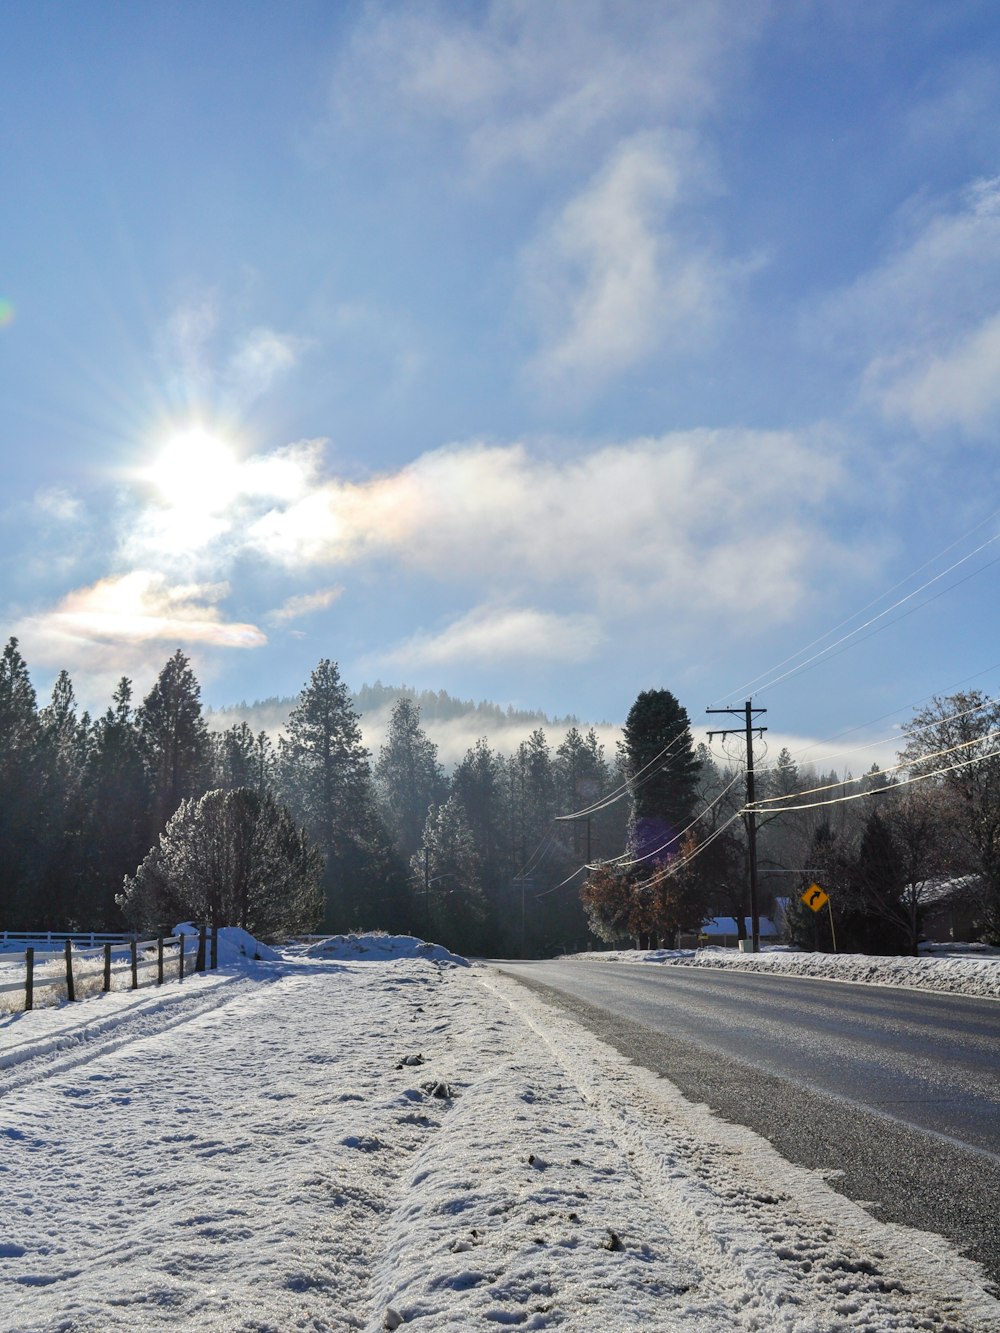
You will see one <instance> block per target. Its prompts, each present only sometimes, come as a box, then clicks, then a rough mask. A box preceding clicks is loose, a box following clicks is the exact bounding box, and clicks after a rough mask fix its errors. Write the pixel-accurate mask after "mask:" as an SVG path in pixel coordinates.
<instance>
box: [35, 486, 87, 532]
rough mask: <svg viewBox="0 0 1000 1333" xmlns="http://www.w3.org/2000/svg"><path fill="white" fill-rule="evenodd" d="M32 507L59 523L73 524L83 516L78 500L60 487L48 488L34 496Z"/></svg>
mask: <svg viewBox="0 0 1000 1333" xmlns="http://www.w3.org/2000/svg"><path fill="white" fill-rule="evenodd" d="M34 506H35V508H36V509H37V510H38V512H39V513H41V514H44V515H45V516H46V517H47V518H54V519H57V520H58V521H59V522H60V523H74V522H76V520H77V519H79V518H81V517H82V515H83V506H82V504H81V503H80V501H79V499H78V498H77V497H76V496H75V495H73V494H72V493H71V492H70V491H67V490H66V489H65V488H64V487H62V486H50V487H48V488H47V489H46V490H41V491H38V492H37V493H36V494H35V498H34Z"/></svg>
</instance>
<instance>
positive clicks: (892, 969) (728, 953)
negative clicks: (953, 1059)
mask: <svg viewBox="0 0 1000 1333" xmlns="http://www.w3.org/2000/svg"><path fill="white" fill-rule="evenodd" d="M567 956H568V957H572V958H577V959H582V960H585V961H588V962H594V963H660V964H664V965H667V966H674V967H728V968H739V969H740V971H742V972H770V973H778V974H779V975H784V976H797V977H818V978H821V979H823V980H825V981H849V982H853V983H855V984H867V985H872V986H908V987H912V988H915V989H917V990H933V991H945V992H947V993H949V994H952V995H978V996H982V997H985V998H988V999H1000V954H995V953H992V952H989V953H987V954H986V955H985V956H984V955H983V954H980V953H978V952H976V953H973V952H972V951H971V950H970V951H969V952H965V951H961V953H960V956H958V957H931V958H928V957H921V958H883V957H876V956H873V955H870V954H829V953H799V952H796V951H795V950H791V949H785V948H781V947H779V948H776V949H766V948H765V949H763V950H762V951H761V952H760V953H756V954H754V953H739V952H738V951H737V950H735V949H721V948H718V947H711V946H710V947H709V948H707V949H609V950H607V951H605V952H593V953H580V954H571V955H567Z"/></svg>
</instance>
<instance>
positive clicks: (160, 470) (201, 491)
mask: <svg viewBox="0 0 1000 1333" xmlns="http://www.w3.org/2000/svg"><path fill="white" fill-rule="evenodd" d="M145 476H146V478H147V480H148V481H151V482H152V483H153V485H154V486H155V487H156V489H157V490H158V491H159V493H160V495H161V496H162V498H163V499H164V500H165V501H166V502H167V504H169V505H171V506H172V507H174V508H178V509H200V510H202V511H204V512H208V513H215V512H217V511H218V510H220V509H224V508H225V507H226V505H228V504H229V503H230V501H232V500H233V499H235V497H236V495H237V492H238V489H239V463H238V460H237V458H236V453H235V451H234V450H233V448H232V446H231V445H229V444H228V443H227V442H226V441H225V439H223V438H222V437H221V436H220V435H218V434H216V433H215V432H213V431H211V430H207V429H206V428H205V427H204V426H200V425H194V426H188V427H186V428H185V429H183V430H179V431H176V432H175V433H174V434H173V435H171V436H170V437H169V438H168V439H167V441H166V443H165V444H164V446H163V448H162V450H161V451H160V453H159V455H158V456H157V458H156V459H155V461H154V462H153V463H152V465H151V466H150V467H148V468H147V469H146V471H145Z"/></svg>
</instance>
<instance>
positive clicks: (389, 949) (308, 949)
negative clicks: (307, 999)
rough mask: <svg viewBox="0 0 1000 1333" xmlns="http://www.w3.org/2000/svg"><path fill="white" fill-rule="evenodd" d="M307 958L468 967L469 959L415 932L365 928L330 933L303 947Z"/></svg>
mask: <svg viewBox="0 0 1000 1333" xmlns="http://www.w3.org/2000/svg"><path fill="white" fill-rule="evenodd" d="M304 953H305V955H306V957H308V958H327V959H329V960H330V961H331V962H344V963H347V962H366V963H386V962H391V961H392V960H393V959H400V958H409V959H413V958H423V959H425V960H426V961H428V962H431V963H443V964H445V965H450V966H452V967H468V966H469V965H470V964H469V960H468V959H467V958H462V957H461V956H460V955H459V954H457V953H450V952H449V951H448V950H447V949H446V948H445V947H444V946H443V945H441V944H427V943H425V942H424V941H423V940H420V939H417V938H416V936H414V935H385V934H383V933H382V932H381V931H378V930H374V931H368V932H366V933H364V934H360V935H331V936H330V937H329V938H327V939H321V940H316V941H314V942H312V943H309V944H307V945H306V946H305V949H304Z"/></svg>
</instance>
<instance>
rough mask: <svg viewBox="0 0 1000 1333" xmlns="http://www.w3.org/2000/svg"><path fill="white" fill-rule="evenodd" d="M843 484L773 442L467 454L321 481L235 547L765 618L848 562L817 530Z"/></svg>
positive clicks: (498, 592)
mask: <svg viewBox="0 0 1000 1333" xmlns="http://www.w3.org/2000/svg"><path fill="white" fill-rule="evenodd" d="M843 480H844V477H843V471H842V468H841V464H840V462H839V461H838V458H837V454H836V450H835V447H834V446H833V444H832V443H831V441H829V440H827V439H824V438H823V437H822V436H814V437H808V436H797V435H795V434H792V433H782V432H770V433H769V432H754V431H707V430H702V431H691V432H685V433H677V434H674V435H667V436H663V437H660V438H652V439H642V440H636V441H631V442H628V443H625V444H621V445H610V446H606V447H604V448H601V449H597V450H593V451H591V452H589V453H584V454H581V455H579V456H577V457H575V458H572V459H569V460H566V461H560V460H556V459H550V458H544V457H538V456H533V455H532V454H530V453H529V451H528V450H527V449H526V448H525V447H524V446H522V445H509V446H502V447H501V446H493V447H487V446H483V445H475V444H472V445H466V446H454V447H451V448H446V449H440V450H436V451H433V452H431V453H428V454H424V455H423V456H422V457H420V458H418V459H416V460H415V461H414V462H413V463H411V464H409V465H408V466H406V467H404V468H403V469H401V470H400V471H398V472H396V473H393V474H388V475H383V476H380V477H376V478H374V479H372V480H371V481H368V482H364V483H354V482H345V481H339V480H336V479H333V480H328V481H324V482H322V483H320V484H318V485H317V486H316V487H315V488H314V489H313V490H312V491H311V492H310V493H309V494H308V495H306V496H304V497H303V498H302V499H300V500H299V501H297V502H295V503H293V504H289V505H287V506H281V507H279V506H275V507H274V508H272V510H271V511H270V512H269V513H268V514H267V515H265V516H264V517H263V518H261V519H260V520H259V521H258V522H256V523H255V524H252V525H251V526H250V527H249V528H248V529H247V530H246V533H245V537H246V540H247V542H248V544H249V545H250V547H251V548H252V549H254V550H256V551H257V552H258V553H259V554H260V555H261V556H264V557H266V558H269V559H271V560H274V561H276V562H278V563H281V564H284V565H286V566H288V567H289V568H317V569H322V568H341V569H342V568H345V567H346V566H348V565H351V564H355V563H357V562H359V561H365V560H371V559H376V558H377V559H379V560H390V561H396V562H398V563H399V565H400V566H402V567H404V568H405V569H407V570H408V571H411V572H414V573H417V574H420V575H423V576H426V577H428V578H431V579H434V580H437V581H439V582H443V583H447V584H452V585H466V586H475V587H477V588H478V589H480V591H481V592H482V591H484V590H485V592H486V594H487V595H488V596H489V597H496V596H499V597H504V596H513V597H516V598H518V599H519V600H522V599H523V600H528V601H532V600H534V598H535V594H536V592H537V590H539V589H541V588H545V587H547V588H549V589H560V590H561V592H562V595H564V596H565V595H570V596H575V597H578V598H580V599H581V602H585V603H586V605H588V606H593V607H596V608H598V609H600V610H602V611H603V612H605V613H607V612H611V613H613V614H618V613H626V612H634V611H636V610H639V609H641V608H643V607H648V608H649V610H650V612H652V610H653V609H654V608H655V609H656V610H657V611H662V610H663V609H664V608H674V609H675V610H683V611H685V612H686V613H688V614H691V615H698V616H701V615H707V614H710V613H711V612H712V611H717V610H726V611H727V612H732V613H735V614H739V615H742V616H746V617H750V616H754V617H764V618H765V619H768V620H772V621H773V620H776V619H782V618H784V617H785V616H787V615H789V614H791V613H792V611H793V610H794V607H795V605H796V604H797V603H798V601H799V600H800V598H801V597H802V595H803V593H804V591H805V589H806V588H807V587H808V586H809V580H810V571H811V569H812V568H813V567H822V564H823V563H824V562H825V561H829V560H830V559H833V558H838V559H839V560H840V561H841V563H842V564H843V563H844V562H848V563H849V562H850V561H851V560H852V557H851V556H850V554H849V553H846V552H845V551H844V550H843V549H841V548H840V547H839V544H838V543H837V542H836V540H835V539H834V538H833V537H832V536H830V535H829V534H828V533H827V530H826V519H825V517H824V514H825V512H826V510H827V509H828V507H829V504H830V502H831V500H832V499H833V498H834V497H835V496H836V494H837V493H838V491H839V488H840V487H841V485H842V483H843ZM751 570H752V571H754V574H753V577H752V578H749V577H748V571H751Z"/></svg>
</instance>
